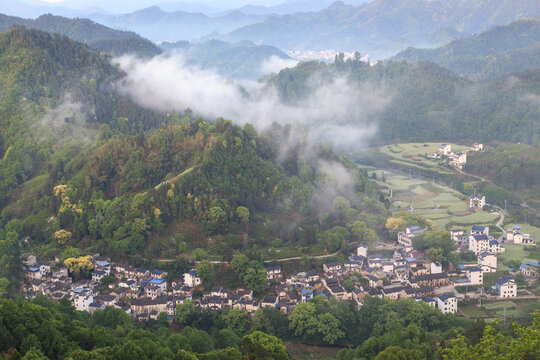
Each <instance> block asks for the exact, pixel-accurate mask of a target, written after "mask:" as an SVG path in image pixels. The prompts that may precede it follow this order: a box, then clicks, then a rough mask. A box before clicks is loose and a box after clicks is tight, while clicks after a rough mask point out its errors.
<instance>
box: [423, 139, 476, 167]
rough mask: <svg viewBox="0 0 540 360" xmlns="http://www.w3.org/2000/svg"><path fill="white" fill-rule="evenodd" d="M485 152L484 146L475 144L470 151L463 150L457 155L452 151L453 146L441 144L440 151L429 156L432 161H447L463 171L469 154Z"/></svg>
mask: <svg viewBox="0 0 540 360" xmlns="http://www.w3.org/2000/svg"><path fill="white" fill-rule="evenodd" d="M482 150H484V145H483V144H478V143H475V144H474V145H473V146H471V148H470V149H467V150H462V151H459V152H457V153H455V152H453V151H452V145H450V144H441V146H439V151H437V152H436V153H430V154H428V155H427V156H428V157H429V158H432V159H447V160H448V163H449V164H450V165H452V166H454V167H456V168H458V169H463V165H465V164H466V163H467V153H468V152H469V151H482Z"/></svg>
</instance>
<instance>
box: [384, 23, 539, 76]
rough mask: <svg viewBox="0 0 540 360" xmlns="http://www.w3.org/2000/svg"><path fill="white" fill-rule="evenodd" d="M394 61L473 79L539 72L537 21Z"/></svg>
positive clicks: (418, 51)
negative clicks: (427, 65) (430, 64)
mask: <svg viewBox="0 0 540 360" xmlns="http://www.w3.org/2000/svg"><path fill="white" fill-rule="evenodd" d="M394 59H395V60H405V61H408V62H413V63H415V62H418V61H431V62H434V63H437V64H439V65H441V66H444V67H446V68H448V69H450V70H452V71H454V72H457V73H459V74H464V75H475V76H499V75H501V74H504V73H510V72H515V71H523V70H528V69H534V68H540V18H535V19H523V20H518V21H515V22H512V23H510V24H509V25H505V26H497V27H495V28H493V29H491V30H488V31H485V32H482V33H480V34H478V35H474V36H470V37H465V38H461V39H458V40H455V41H452V42H451V43H449V44H447V45H446V46H443V47H440V48H436V49H414V48H409V49H407V50H405V51H402V52H400V53H399V54H397V55H396V56H395V57H394Z"/></svg>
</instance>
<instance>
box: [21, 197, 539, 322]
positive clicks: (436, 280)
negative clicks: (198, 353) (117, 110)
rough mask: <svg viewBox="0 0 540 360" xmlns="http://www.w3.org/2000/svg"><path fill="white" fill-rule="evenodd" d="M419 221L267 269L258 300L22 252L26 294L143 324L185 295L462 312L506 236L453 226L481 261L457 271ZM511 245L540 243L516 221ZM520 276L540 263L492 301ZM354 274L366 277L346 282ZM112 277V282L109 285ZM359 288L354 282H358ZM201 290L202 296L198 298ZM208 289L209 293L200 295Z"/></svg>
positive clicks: (214, 300) (122, 268)
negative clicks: (375, 300) (430, 250)
mask: <svg viewBox="0 0 540 360" xmlns="http://www.w3.org/2000/svg"><path fill="white" fill-rule="evenodd" d="M485 201H486V199H485V197H484V196H476V195H475V196H473V197H471V198H470V200H469V207H470V208H471V209H472V210H474V209H482V208H483V207H484V206H485V205H486V202H485ZM427 230H428V229H427V228H421V227H419V226H411V227H407V228H406V229H405V230H404V231H402V232H399V233H398V241H397V243H379V245H378V246H377V249H375V250H374V251H371V252H370V253H369V254H368V249H367V246H366V245H364V244H357V245H356V246H354V248H353V250H352V251H351V252H350V253H349V254H348V258H347V259H343V261H341V262H330V263H325V264H324V265H323V267H322V271H320V270H319V271H318V270H315V269H312V270H309V271H302V272H297V273H292V274H284V273H283V272H282V269H281V266H280V265H273V266H268V267H266V272H267V280H268V288H267V291H266V292H265V293H264V294H265V295H263V296H261V297H259V298H255V297H254V294H253V291H250V290H246V289H240V288H239V289H228V288H226V287H219V286H216V287H213V288H212V289H211V290H210V291H204V292H203V291H201V290H202V288H203V287H202V280H201V278H200V277H199V276H198V274H197V269H196V268H194V269H192V270H191V271H189V272H187V273H185V274H183V278H182V279H176V280H175V281H172V282H171V283H168V282H167V280H166V278H167V275H168V274H167V273H166V272H165V271H162V270H148V269H137V268H134V267H132V266H130V265H128V264H122V263H116V262H112V261H111V259H110V258H104V257H101V256H100V255H99V254H96V253H91V254H88V258H89V260H90V261H91V264H92V266H91V268H92V271H91V279H84V280H79V281H77V282H73V278H72V276H70V274H69V272H68V269H67V268H66V267H64V266H62V264H61V263H60V262H59V260H60V257H59V256H57V259H56V260H57V261H56V262H38V259H37V258H36V256H35V255H32V254H25V255H23V256H22V268H23V276H24V280H25V281H24V283H23V284H22V287H23V289H24V291H25V293H26V296H27V298H33V297H35V296H36V295H37V294H43V295H45V296H47V297H49V298H51V299H54V300H61V299H68V300H69V301H70V302H71V304H72V305H73V306H74V307H75V309H76V310H79V311H87V312H90V313H92V312H94V311H95V310H97V309H104V308H105V307H106V306H113V307H116V308H120V309H122V310H124V311H125V312H126V313H128V314H130V315H131V316H133V317H134V318H135V319H136V320H138V321H148V320H150V319H157V318H158V316H159V315H160V314H161V313H165V314H167V316H168V318H169V320H171V321H172V319H173V318H174V316H175V313H176V308H177V306H178V305H180V304H182V303H183V302H185V301H186V300H188V299H189V300H191V301H193V303H194V306H196V307H198V308H200V309H204V310H211V311H219V310H222V309H224V308H225V307H229V308H235V309H238V308H239V309H244V310H246V311H247V312H248V313H250V314H253V313H254V312H255V311H256V310H257V309H259V308H262V307H266V306H269V307H274V308H278V309H279V310H280V311H282V312H284V313H286V314H290V313H291V312H292V310H293V309H294V307H295V306H296V305H297V304H298V303H301V302H307V301H310V300H311V299H313V298H314V297H315V296H323V297H324V298H326V299H329V298H331V297H335V298H336V299H338V300H341V301H351V302H354V303H355V304H356V306H358V307H361V306H362V304H363V300H364V298H365V297H366V296H377V297H380V298H388V299H394V300H397V299H400V298H411V299H414V300H416V301H423V302H425V303H427V304H428V305H429V306H432V307H434V308H436V309H439V310H440V311H441V312H442V313H453V314H456V313H457V312H458V300H464V299H465V297H466V296H467V295H465V294H462V293H460V292H458V291H457V288H458V287H460V288H463V287H465V288H466V287H467V286H472V287H478V286H482V285H483V284H484V274H486V273H493V272H495V271H496V269H497V257H498V255H499V254H501V253H503V252H504V251H505V248H504V246H503V244H501V243H500V242H499V240H497V239H495V238H494V237H492V236H490V234H489V227H486V226H478V225H473V226H472V227H471V228H470V229H467V230H462V229H453V230H451V231H450V236H451V237H452V239H453V240H454V241H455V243H456V246H457V249H458V250H457V251H458V252H472V253H473V254H474V256H475V257H476V261H472V262H471V263H468V264H460V265H459V266H458V268H457V269H454V268H450V267H448V268H446V269H445V268H443V265H442V264H441V263H439V262H432V261H430V260H429V259H428V258H427V256H426V253H425V252H419V251H416V250H414V249H413V246H412V240H413V238H414V237H415V236H418V235H420V234H422V233H423V232H425V231H427ZM505 237H506V239H504V240H506V241H507V242H512V243H515V244H523V245H524V246H528V245H536V242H535V239H534V237H532V236H531V235H529V234H524V233H522V232H521V227H520V226H518V225H514V226H513V227H512V228H510V229H508V231H507V232H506V236H505ZM518 273H521V274H523V276H524V277H525V278H526V279H527V280H528V281H534V280H536V279H538V277H539V275H540V263H538V262H536V261H529V262H526V263H523V264H521V266H520V267H519V269H512V270H510V271H508V275H506V276H502V277H500V278H499V279H498V280H497V281H496V285H495V286H493V287H492V288H488V289H484V288H482V293H481V294H480V295H479V296H482V297H484V298H486V299H491V300H498V299H509V298H516V297H518V290H517V284H516V280H515V278H514V276H516V275H517V274H518ZM351 275H354V276H357V277H358V278H359V279H362V281H360V280H359V281H356V282H354V283H351V282H349V283H348V284H347V283H346V279H348V278H349V277H350V276H351ZM105 277H107V278H108V279H109V281H107V283H106V284H104V283H103V279H104V278H105ZM351 285H352V286H351ZM195 290H198V292H197V296H194V292H195ZM201 294H202V296H200V295H201Z"/></svg>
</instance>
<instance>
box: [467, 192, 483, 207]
mask: <svg viewBox="0 0 540 360" xmlns="http://www.w3.org/2000/svg"><path fill="white" fill-rule="evenodd" d="M484 206H486V197H485V196H484V195H473V196H471V197H470V199H469V209H470V210H482V209H483V208H484Z"/></svg>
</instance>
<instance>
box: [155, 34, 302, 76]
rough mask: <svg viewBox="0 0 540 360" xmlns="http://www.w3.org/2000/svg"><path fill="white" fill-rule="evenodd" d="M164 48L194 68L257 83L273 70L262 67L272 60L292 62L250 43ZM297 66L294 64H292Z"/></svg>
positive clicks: (270, 48) (183, 44)
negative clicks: (182, 58) (194, 66)
mask: <svg viewBox="0 0 540 360" xmlns="http://www.w3.org/2000/svg"><path fill="white" fill-rule="evenodd" d="M161 47H162V48H163V49H165V50H166V51H168V52H172V53H179V54H182V55H183V56H184V57H185V59H186V61H187V63H188V64H195V65H197V66H199V67H201V68H202V69H215V70H216V71H217V72H218V73H220V74H221V75H222V76H225V77H229V78H243V79H258V78H260V77H261V76H263V75H265V74H266V73H268V72H269V71H276V72H277V71H279V70H281V69H280V68H275V67H274V69H272V66H266V68H267V69H265V68H264V67H263V65H264V64H265V62H268V61H270V60H271V59H274V61H275V59H276V58H277V59H282V60H291V63H292V62H293V61H292V59H291V58H290V57H289V56H288V55H287V54H285V53H284V52H282V51H281V50H279V49H278V48H276V47H273V46H267V45H259V46H257V45H255V44H253V43H252V42H250V41H242V42H237V43H228V42H225V41H219V40H210V41H207V42H205V43H195V44H191V43H189V42H187V41H179V42H175V43H167V42H165V43H162V44H161ZM292 65H294V63H293V64H292Z"/></svg>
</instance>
